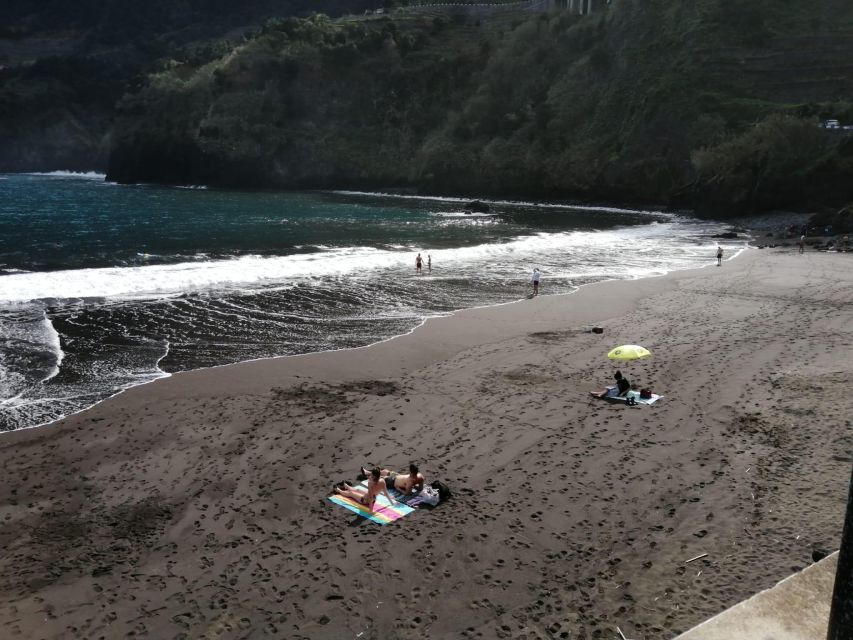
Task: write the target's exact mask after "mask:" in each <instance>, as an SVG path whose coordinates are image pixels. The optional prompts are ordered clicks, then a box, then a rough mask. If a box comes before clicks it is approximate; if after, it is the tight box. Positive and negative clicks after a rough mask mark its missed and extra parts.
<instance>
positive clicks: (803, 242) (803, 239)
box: [800, 236, 806, 253]
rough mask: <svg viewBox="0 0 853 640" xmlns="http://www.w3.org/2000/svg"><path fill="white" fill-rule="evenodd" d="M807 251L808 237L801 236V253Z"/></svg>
mask: <svg viewBox="0 0 853 640" xmlns="http://www.w3.org/2000/svg"><path fill="white" fill-rule="evenodd" d="M805 252H806V237H805V236H800V253H805Z"/></svg>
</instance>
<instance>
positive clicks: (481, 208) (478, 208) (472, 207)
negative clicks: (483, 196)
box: [465, 200, 490, 213]
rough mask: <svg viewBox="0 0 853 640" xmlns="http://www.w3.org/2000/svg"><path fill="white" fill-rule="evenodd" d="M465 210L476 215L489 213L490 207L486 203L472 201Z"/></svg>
mask: <svg viewBox="0 0 853 640" xmlns="http://www.w3.org/2000/svg"><path fill="white" fill-rule="evenodd" d="M465 209H467V210H468V211H473V212H475V213H488V212H489V210H490V209H489V205H487V204H486V203H485V202H481V201H480V200H472V201H471V202H469V203H468V204H466V205H465Z"/></svg>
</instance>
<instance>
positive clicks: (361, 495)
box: [335, 467, 397, 511]
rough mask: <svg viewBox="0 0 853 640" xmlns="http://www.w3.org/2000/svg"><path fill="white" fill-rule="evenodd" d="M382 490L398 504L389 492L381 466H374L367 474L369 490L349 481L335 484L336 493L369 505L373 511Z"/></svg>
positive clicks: (390, 499) (389, 499)
mask: <svg viewBox="0 0 853 640" xmlns="http://www.w3.org/2000/svg"><path fill="white" fill-rule="evenodd" d="M380 492H381V493H384V494H385V497H386V498H388V502H390V503H391V504H397V501H396V500H394V498H392V497H391V494H390V493H388V485H387V484H386V483H385V479H384V478H383V477H382V476H381V474H380V472H379V467H374V468H373V469H371V471H370V474H368V475H367V491H364V490H362V489H359V488H358V487H354V486H352V485H351V484H349V483H347V482H342V483H341V484H339V485H336V486H335V493H336V494H338V495H339V496H344V497H345V498H350V499H351V500H355V501H356V502H358V503H359V504H362V505H364V506H365V507H367V508H368V510H370V511H373V505H374V503H375V502H376V498H377V497H379V494H380Z"/></svg>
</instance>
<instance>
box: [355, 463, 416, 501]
mask: <svg viewBox="0 0 853 640" xmlns="http://www.w3.org/2000/svg"><path fill="white" fill-rule="evenodd" d="M361 473H362V474H364V475H367V469H365V468H364V467H362V468H361ZM379 473H380V474H381V476H382V477H383V478H385V482H386V483H387V485H388V487H389V488H390V489H396V490H397V491H399V492H400V493H402V494H403V495H404V496H407V495H409V494H411V493H418V492H419V491H420V490H421V489H423V488H424V483H425V482H426V481H425V480H424V477H423V475H422V474H421V473H420V472H419V471H418V465H416V464H414V463H413V464H410V465H409V473H408V475H407V474H405V473H404V472H402V471H401V472H400V473H397V472H396V471H391V469H382V470H381V471H380V472H379Z"/></svg>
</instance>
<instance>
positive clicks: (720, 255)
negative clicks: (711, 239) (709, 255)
mask: <svg viewBox="0 0 853 640" xmlns="http://www.w3.org/2000/svg"><path fill="white" fill-rule="evenodd" d="M722 264H723V248H722V247H721V246H720V245H717V266H718V267H719V266H720V265H722Z"/></svg>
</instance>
